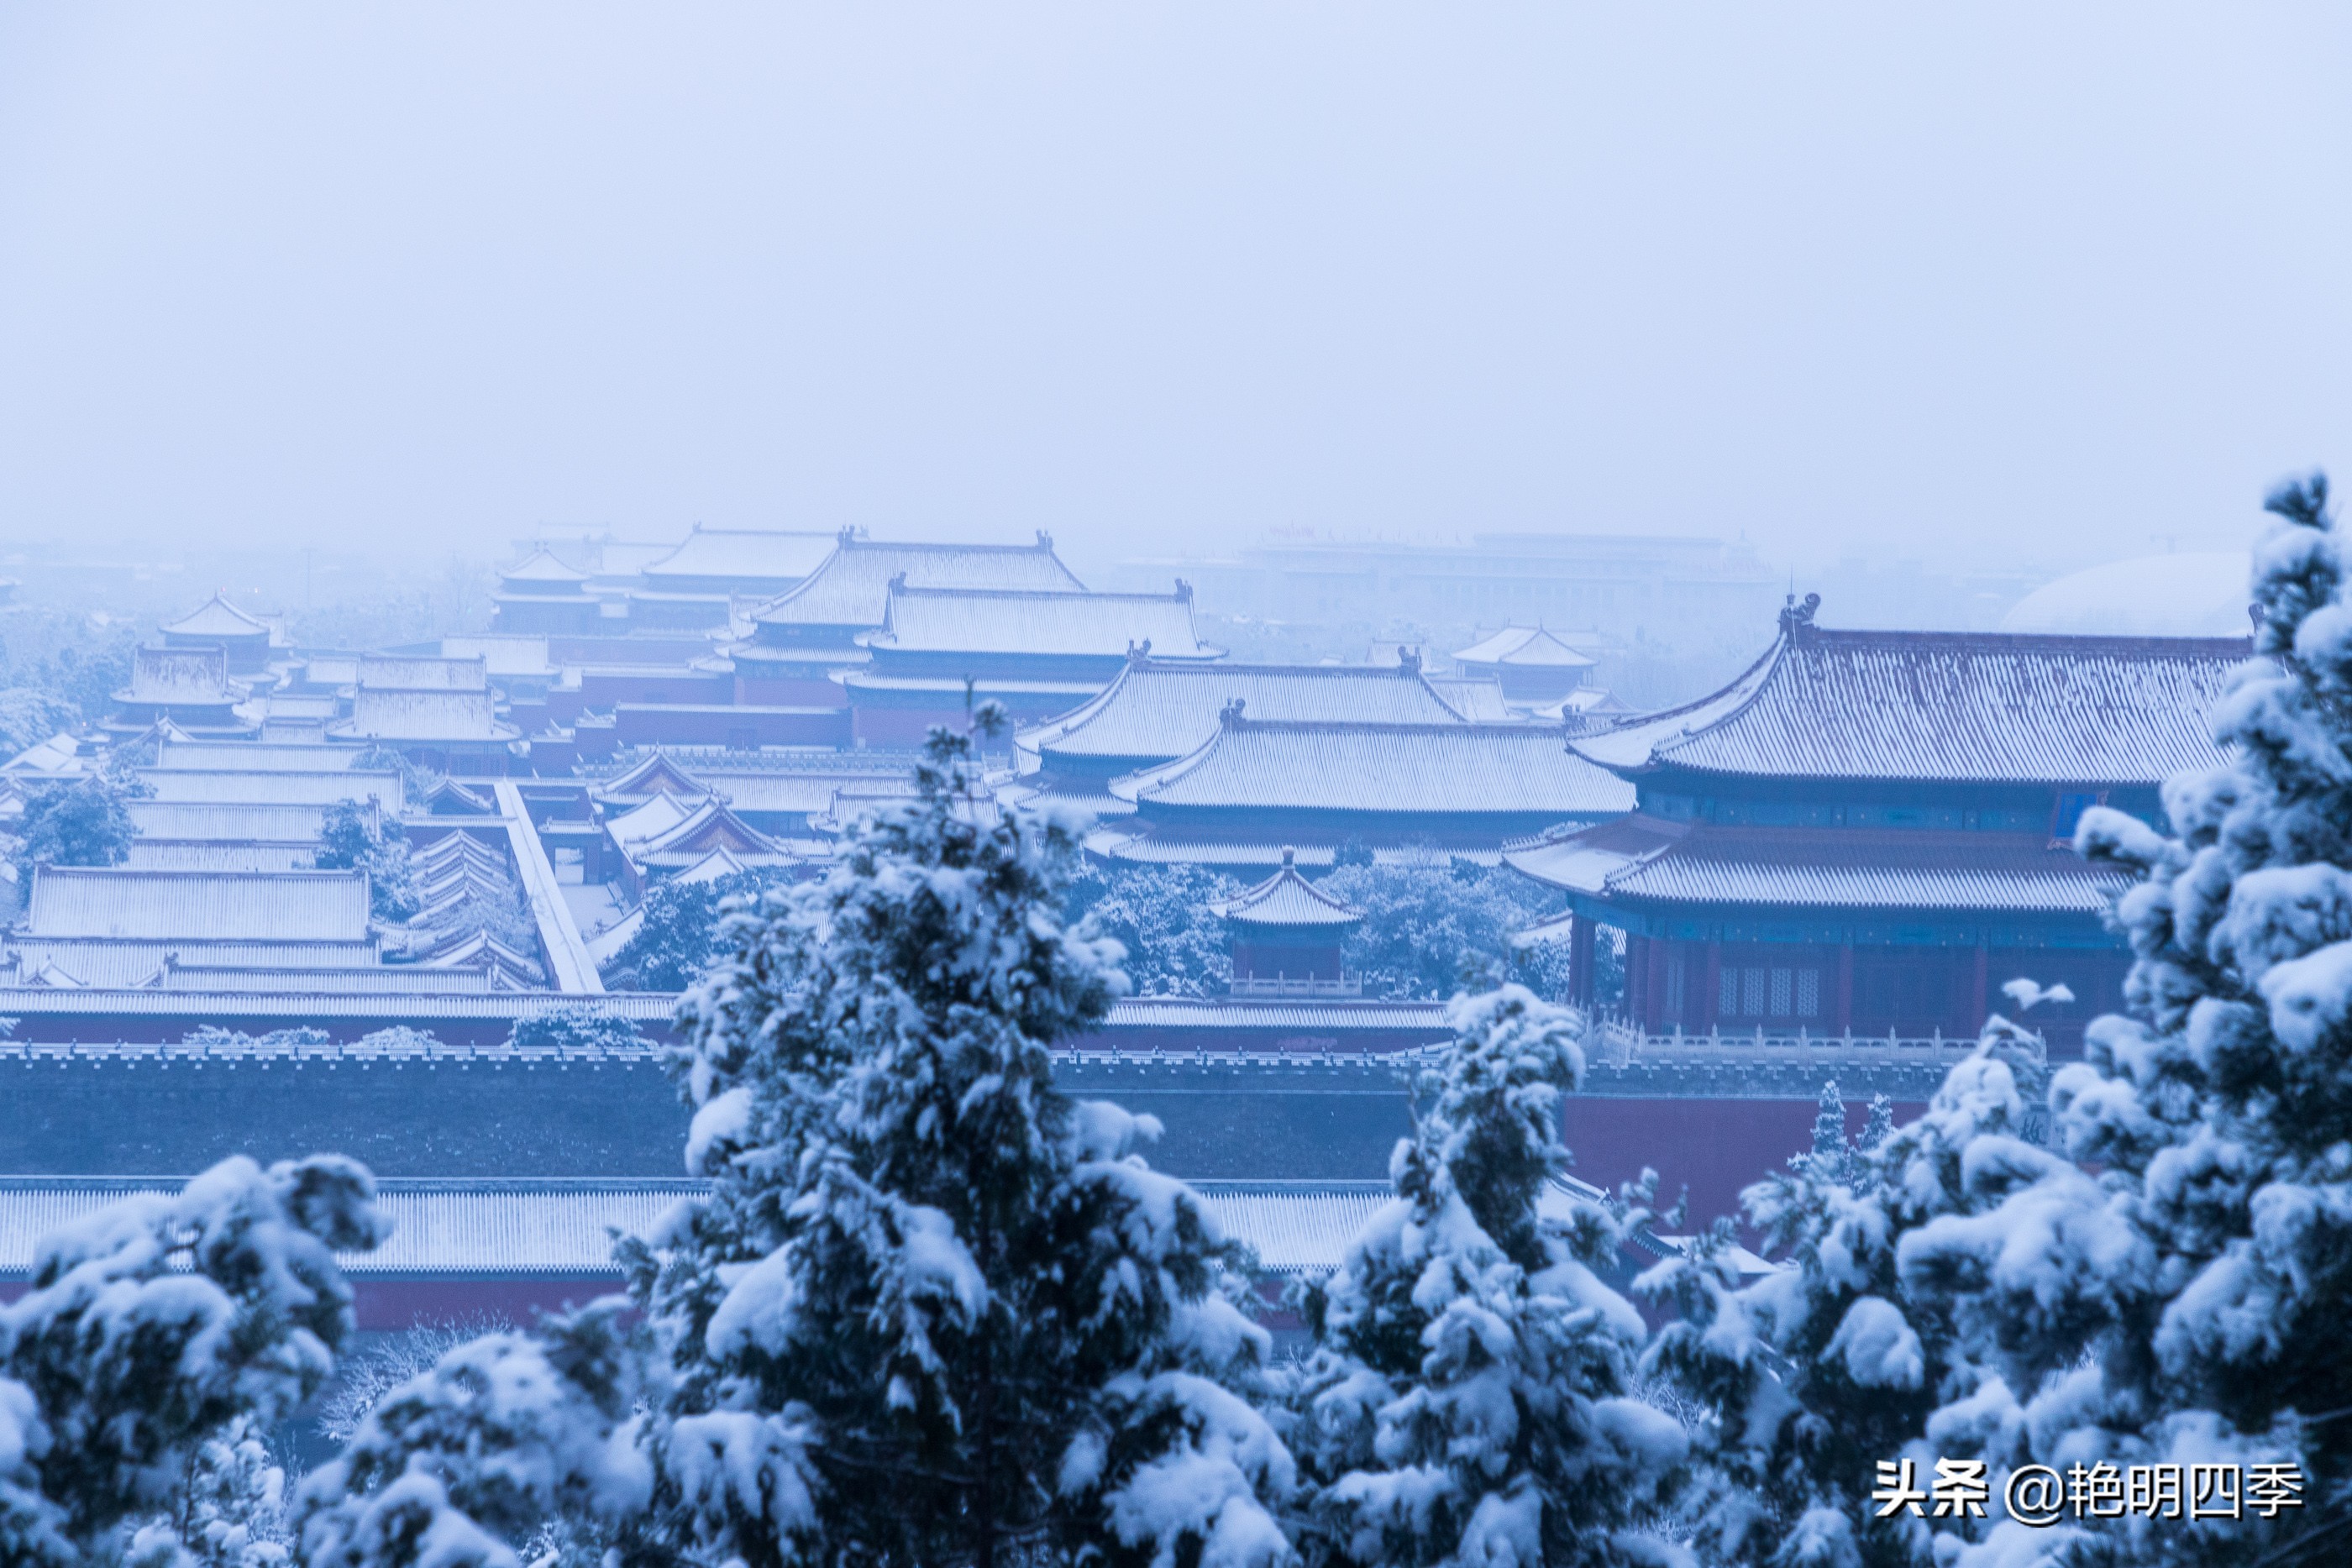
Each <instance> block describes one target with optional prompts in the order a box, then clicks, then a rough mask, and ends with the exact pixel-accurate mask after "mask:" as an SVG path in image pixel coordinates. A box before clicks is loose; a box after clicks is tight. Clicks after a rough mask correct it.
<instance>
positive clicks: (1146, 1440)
mask: <svg viewBox="0 0 2352 1568" xmlns="http://www.w3.org/2000/svg"><path fill="white" fill-rule="evenodd" d="M995 717H996V716H994V715H992V714H991V713H990V712H989V710H988V709H985V708H983V710H982V713H981V715H980V716H979V718H980V720H981V725H980V727H981V728H982V731H983V732H985V731H986V729H987V727H988V725H989V723H990V722H991V721H992V719H993V718H995ZM917 782H918V788H919V799H917V800H915V801H913V802H912V803H911V804H910V805H909V806H908V807H907V808H906V809H903V810H898V811H895V812H887V813H883V814H881V815H879V816H877V818H876V819H875V820H874V821H872V822H871V823H870V824H868V825H866V827H864V828H863V829H861V830H858V831H855V832H854V833H853V834H852V836H851V838H850V840H849V841H848V842H847V844H846V846H845V853H844V855H843V857H842V861H841V863H840V864H839V866H838V867H837V868H836V869H835V871H834V872H833V873H830V874H829V875H828V876H827V877H826V878H825V879H824V881H823V882H822V883H813V884H805V885H803V886H800V887H796V888H793V889H782V890H776V891H773V892H771V893H770V894H767V895H766V896H765V897H764V898H763V900H762V901H761V904H760V906H759V907H758V908H757V909H756V910H751V911H745V912H741V913H739V914H738V915H736V916H734V918H733V920H732V922H731V925H730V930H731V933H732V936H733V939H734V941H735V943H736V944H737V946H736V950H735V952H734V954H733V956H731V957H730V959H728V960H727V961H725V962H723V963H722V964H720V965H719V967H717V968H716V969H715V970H714V971H713V973H712V975H711V977H709V979H708V980H707V981H706V982H705V983H704V984H703V986H702V987H701V988H700V989H699V990H698V991H697V992H695V993H693V994H692V995H690V996H689V998H688V1002H687V1004H686V1006H685V1009H684V1012H683V1016H684V1017H685V1019H687V1022H688V1030H689V1035H690V1046H689V1049H688V1052H687V1056H686V1061H685V1068H684V1082H685V1086H686V1091H687V1093H688V1098H689V1100H690V1101H691V1103H693V1105H694V1106H695V1107H696V1112H695V1118H694V1124H693V1131H692V1135H691V1141H690V1144H689V1146H688V1163H689V1166H690V1167H691V1168H693V1169H695V1170H696V1171H698V1172H699V1173H701V1174H704V1175H707V1176H709V1178H710V1179H711V1182H712V1185H713V1190H712V1193H711V1195H710V1196H709V1198H708V1199H707V1200H698V1201H697V1202H695V1203H692V1204H690V1205H688V1206H686V1207H684V1208H682V1209H681V1211H680V1212H679V1213H678V1214H677V1216H676V1217H674V1218H673V1220H672V1221H671V1222H670V1223H669V1224H668V1225H667V1227H666V1228H664V1229H663V1230H661V1231H660V1232H659V1233H657V1234H656V1235H655V1236H653V1237H651V1238H649V1239H648V1242H649V1244H648V1245H644V1246H639V1247H636V1248H633V1249H630V1251H629V1254H628V1261H629V1264H630V1267H631V1269H632V1271H633V1277H634V1280H635V1284H634V1289H635V1292H636V1295H637V1298H638V1300H639V1301H640V1302H641V1303H642V1304H643V1307H644V1309H645V1312H646V1316H647V1318H648V1320H649V1321H650V1322H652V1323H653V1324H654V1325H655V1327H656V1330H657V1332H658V1333H660V1334H661V1336H662V1340H663V1343H664V1344H665V1346H666V1347H667V1352H668V1354H669V1357H670V1360H671V1366H670V1368H669V1377H670V1380H671V1386H670V1389H669V1392H668V1394H667V1396H666V1398H665V1400H664V1402H663V1404H662V1406H661V1408H660V1411H659V1416H658V1420H657V1422H656V1434H655V1446H656V1451H657V1452H658V1453H659V1454H660V1456H661V1462H662V1466H663V1470H664V1475H665V1485H666V1487H667V1491H666V1493H665V1496H666V1499H667V1501H668V1503H669V1504H670V1505H671V1506H673V1507H675V1508H676V1509H677V1511H678V1517H679V1518H680V1520H681V1523H680V1525H679V1529H680V1531H681V1533H682V1535H683V1536H684V1537H686V1538H688V1539H690V1540H692V1541H693V1542H696V1543H697V1546H698V1549H699V1550H702V1551H706V1552H709V1553H711V1554H713V1555H716V1556H727V1555H735V1556H740V1557H742V1558H743V1559H744V1560H745V1561H747V1562H754V1563H764V1562H773V1561H775V1560H776V1559H777V1558H778V1557H779V1556H781V1555H783V1554H785V1553H786V1552H796V1553H799V1554H802V1555H804V1556H807V1557H809V1558H811V1559H813V1560H815V1561H821V1562H827V1563H927V1564H943V1563H974V1564H982V1565H990V1568H992V1565H993V1564H996V1563H1004V1562H1007V1561H1009V1560H1011V1559H1012V1558H1013V1556H1015V1555H1017V1554H1024V1553H1032V1552H1037V1551H1041V1550H1046V1549H1052V1550H1055V1551H1059V1552H1066V1553H1070V1554H1073V1555H1079V1554H1084V1555H1085V1556H1087V1557H1089V1558H1091V1559H1092V1560H1096V1561H1100V1562H1104V1563H1112V1564H1119V1563H1135V1564H1142V1563H1154V1564H1164V1563H1176V1562H1180V1561H1184V1562H1190V1561H1193V1560H1195V1559H1196V1558H1197V1560H1199V1561H1202V1562H1205V1563H1222V1564H1234V1565H1236V1568H1247V1565H1251V1564H1271V1563H1278V1562H1279V1561H1281V1560H1282V1559H1283V1557H1284V1556H1285V1555H1286V1550H1287V1549H1286V1544H1285V1542H1284V1541H1283V1538H1282V1535H1281V1533H1280V1531H1279V1530H1278V1528H1277V1527H1276V1524H1275V1522H1274V1521H1273V1518H1272V1516H1271V1514H1270V1512H1269V1511H1268V1508H1267V1501H1268V1500H1269V1499H1270V1498H1271V1497H1272V1496H1273V1495H1275V1494H1276V1493H1279V1492H1280V1491H1281V1490H1284V1489H1285V1488H1286V1485H1287V1484H1288V1481H1289V1478H1290V1461H1289V1458H1288V1456H1287V1454H1286V1451H1285V1450H1284V1448H1283V1447H1282V1445H1281V1443H1280V1442H1279V1441H1278V1440H1277V1438H1276V1436H1275V1434H1274V1432H1273V1429H1272V1428H1271V1427H1270V1426H1268V1424H1267V1423H1266V1422H1265V1419H1264V1418H1263V1417H1262V1416H1260V1415H1259V1414H1258V1413H1257V1412H1256V1411H1255V1409H1254V1408H1253V1407H1252V1406H1251V1405H1250V1404H1249V1403H1248V1402H1247V1399H1246V1398H1245V1397H1244V1395H1245V1394H1246V1392H1247V1391H1248V1389H1249V1387H1250V1385H1251V1383H1252V1380H1253V1379H1254V1378H1255V1377H1256V1376H1257V1375H1258V1371H1259V1368H1260V1367H1261V1366H1262V1364H1263V1362H1264V1359H1265V1355H1266V1352H1267V1343H1268V1342H1267V1336H1266V1335H1265V1333H1264V1332H1263V1331H1262V1330H1260V1329H1259V1328H1257V1327H1256V1326H1255V1324H1253V1323H1251V1322H1247V1321H1246V1320H1245V1318H1244V1315H1243V1314H1242V1313H1241V1312H1239V1311H1238V1310H1237V1309H1236V1306H1235V1304H1234V1301H1233V1300H1232V1299H1230V1296H1229V1292H1230V1291H1234V1290H1235V1289H1237V1287H1236V1286H1235V1285H1234V1283H1233V1281H1232V1280H1231V1278H1230V1277H1229V1276H1228V1275H1227V1274H1226V1273H1225V1272H1224V1270H1225V1269H1226V1266H1228V1265H1230V1264H1232V1263H1234V1262H1236V1261H1238V1259H1237V1258H1236V1256H1235V1254H1234V1249H1232V1248H1231V1247H1229V1246H1228V1245H1227V1244H1226V1243H1224V1242H1223V1240H1222V1239H1220V1237H1219V1235H1218V1232H1217V1229H1216V1227H1215V1225H1214V1222H1213V1220H1212V1218H1210V1216H1209V1215H1208V1213H1207V1212H1206V1210H1205V1209H1204V1208H1203V1207H1202V1205H1201V1203H1200V1202H1199V1200H1198V1199H1197V1198H1196V1197H1194V1195H1193V1194H1192V1192H1191V1191H1190V1190H1189V1189H1187V1188H1185V1187H1184V1186H1182V1185H1181V1183H1178V1182H1175V1181H1172V1180H1171V1179H1169V1178H1167V1177H1164V1176H1158V1175H1156V1174H1154V1173H1152V1172H1151V1171H1150V1170H1149V1169H1148V1168H1146V1166H1144V1164H1143V1162H1142V1161H1141V1159H1140V1158H1139V1157H1138V1156H1137V1155H1136V1154H1135V1153H1134V1150H1135V1148H1136V1146H1137V1145H1139V1143H1140V1142H1141V1141H1142V1140H1143V1138H1144V1137H1146V1136H1148V1135H1149V1134H1152V1133H1155V1132H1156V1131H1157V1128H1156V1125H1155V1124H1151V1123H1150V1121H1149V1119H1148V1118H1135V1117H1129V1116H1128V1115H1126V1114H1125V1113H1121V1112H1118V1110H1117V1109H1116V1108H1114V1107H1110V1106H1107V1105H1097V1104H1080V1103H1073V1102H1071V1101H1070V1100H1068V1099H1067V1098H1066V1097H1065V1096H1064V1095H1062V1094H1061V1093H1060V1092H1057V1091H1056V1090H1055V1087H1054V1084H1053V1082H1052V1069H1051V1063H1050V1060H1049V1057H1048V1054H1047V1052H1048V1048H1049V1047H1050V1046H1051V1045H1052V1044H1053V1043H1054V1042H1055V1041H1056V1040H1063V1039H1066V1038H1067V1037H1068V1036H1070V1035H1071V1034H1072V1033H1074V1032H1076V1031H1077V1030H1081V1029H1083V1028H1085V1027H1086V1026H1087V1024H1089V1023H1091V1022H1092V1021H1094V1020H1095V1019H1099V1018H1100V1017H1101V1016H1102V1014H1103V1012H1104V1010H1105V1009H1106V1008H1107V1007H1108V1003H1109V1001H1110V999H1111V997H1112V995H1113V993H1114V989H1115V988H1116V986H1117V985H1118V977H1117V973H1116V970H1115V969H1114V967H1113V966H1114V964H1115V963H1116V960H1117V958H1118V949H1117V946H1116V944H1113V943H1108V942H1104V941H1099V940H1096V939H1092V938H1089V937H1087V936H1081V935H1077V934H1074V933H1072V932H1070V931H1068V930H1066V929H1064V928H1063V926H1062V925H1061V924H1060V922H1059V920H1058V918H1057V916H1056V912H1057V911H1058V910H1059V909H1060V907H1061V906H1062V900H1063V896H1064V888H1065V883H1066V867H1067V864H1068V862H1069V861H1070V859H1071V858H1072V855H1073V852H1074V849H1075V839H1074V836H1073V830H1072V828H1071V827H1070V826H1068V825H1067V824H1065V823H1063V822H1061V821H1055V820H1028V819H1023V820H1010V819H1003V818H1000V816H999V815H998V813H997V812H996V811H995V810H994V809H993V804H992V801H990V800H988V798H987V797H986V795H985V793H984V792H983V791H981V790H979V789H977V787H976V786H975V784H974V782H973V780H972V778H971V744H970V742H969V741H968V740H967V739H966V738H965V737H960V736H950V735H949V734H947V733H946V732H944V731H934V732H933V735H932V737H931V739H930V742H929V746H928V747H927V749H926V761H925V762H924V764H923V765H922V766H921V768H919V772H918V778H917Z"/></svg>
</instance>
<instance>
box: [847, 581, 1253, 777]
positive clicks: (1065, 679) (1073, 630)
mask: <svg viewBox="0 0 2352 1568" xmlns="http://www.w3.org/2000/svg"><path fill="white" fill-rule="evenodd" d="M858 642H859V643H861V644H862V645H863V646H864V647H865V648H866V650H867V651H868V652H869V653H871V654H872V656H873V662H872V664H869V665H867V666H866V668H864V669H853V670H847V671H845V672H843V673H841V674H838V675H837V676H836V677H835V678H836V679H838V680H839V681H840V682H841V684H842V686H843V687H844V688H845V690H846V691H847V692H848V694H849V707H850V730H851V734H852V735H853V737H855V739H856V743H857V744H858V745H860V746H887V747H914V746H919V745H921V744H922V742H923V737H925V736H926V735H927V734H928V733H929V730H930V728H931V727H932V726H934V725H950V726H961V724H962V723H963V721H964V716H965V714H966V711H967V706H968V705H970V704H974V703H979V702H986V701H994V702H998V703H1001V704H1003V706H1004V707H1005V709H1006V710H1007V712H1008V713H1009V714H1010V715H1011V716H1012V717H1013V721H1014V722H1015V723H1021V722H1024V721H1026V722H1034V721H1035V720H1038V719H1042V718H1045V717H1048V716H1052V715H1055V714H1058V713H1062V712H1065V711H1066V710H1068V709H1069V708H1072V707H1075V706H1077V705H1078V704H1080V703H1082V702H1085V701H1086V700H1087V698H1088V697H1091V696H1093V695H1096V694H1097V693H1098V692H1100V691H1101V690H1102V689H1103V688H1104V687H1105V686H1106V685H1109V684H1110V682H1111V681H1112V680H1114V679H1115V678H1117V677H1118V674H1119V673H1120V672H1121V671H1122V670H1124V669H1125V668H1126V667H1127V662H1128V659H1129V654H1130V653H1145V654H1150V655H1151V656H1152V657H1154V658H1156V659H1161V660H1166V661H1171V662H1178V663H1207V662H1209V661H1212V660H1215V659H1221V658H1223V657H1224V652H1225V651H1224V650H1223V648H1219V647H1214V646H1213V645H1211V644H1209V643H1202V641H1201V640H1200V639H1199V638H1198V637H1197V636H1196V635H1195V634H1194V632H1193V629H1192V590H1191V589H1190V588H1188V587H1187V586H1185V585H1184V584H1183V583H1181V582H1179V583H1178V584H1177V585H1176V591H1174V592H1173V593H1066V592H1060V591H1055V592H1046V593H1038V592H1031V591H1021V590H1014V589H964V588H913V587H909V586H908V585H906V584H905V583H903V582H897V581H894V582H893V583H892V584H891V585H890V590H889V595H888V599H887V602H886V605H885V609H884V612H883V623H882V624H881V625H880V626H879V627H877V628H876V629H875V630H873V631H871V632H865V633H862V634H861V635H860V636H859V638H858Z"/></svg>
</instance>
